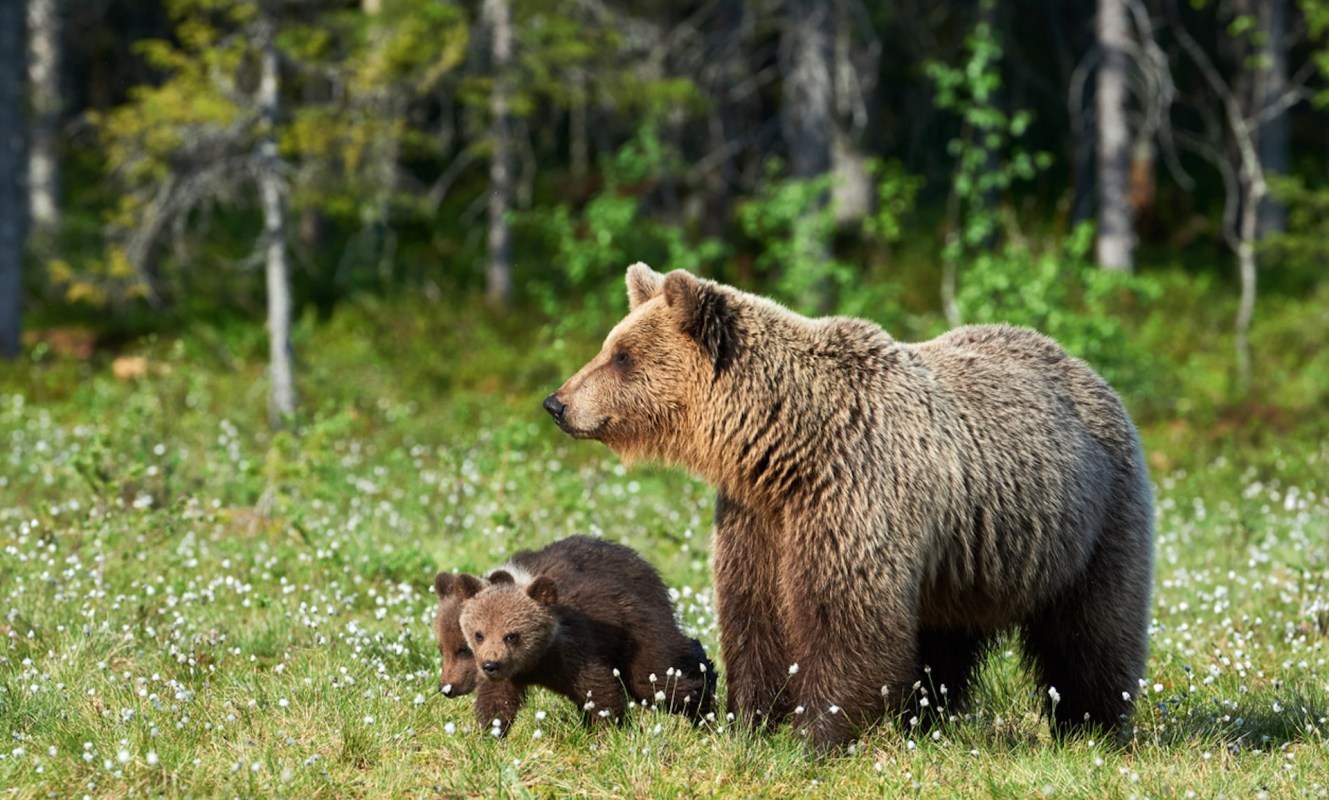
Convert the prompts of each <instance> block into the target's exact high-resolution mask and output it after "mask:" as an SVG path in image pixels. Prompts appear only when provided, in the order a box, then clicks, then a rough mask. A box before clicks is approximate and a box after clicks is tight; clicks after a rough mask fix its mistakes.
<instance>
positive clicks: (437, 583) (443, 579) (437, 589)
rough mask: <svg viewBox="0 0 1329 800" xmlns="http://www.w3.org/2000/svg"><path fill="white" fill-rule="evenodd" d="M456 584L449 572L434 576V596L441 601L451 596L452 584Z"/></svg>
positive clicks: (453, 576) (454, 577)
mask: <svg viewBox="0 0 1329 800" xmlns="http://www.w3.org/2000/svg"><path fill="white" fill-rule="evenodd" d="M455 582H456V576H455V575H453V574H452V573H451V572H440V573H438V574H437V575H435V576H434V594H436V595H438V599H439V600H442V599H443V598H445V597H447V596H448V595H450V594H452V584H454V583H455Z"/></svg>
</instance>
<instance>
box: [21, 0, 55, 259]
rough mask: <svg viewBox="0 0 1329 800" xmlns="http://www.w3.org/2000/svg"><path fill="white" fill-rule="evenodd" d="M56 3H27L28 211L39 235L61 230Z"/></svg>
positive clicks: (42, 0) (48, 0) (43, 0)
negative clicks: (30, 121) (30, 124)
mask: <svg viewBox="0 0 1329 800" xmlns="http://www.w3.org/2000/svg"><path fill="white" fill-rule="evenodd" d="M56 6H57V3H56V0H28V82H29V93H28V98H29V103H30V104H31V105H30V108H31V114H32V139H31V150H30V151H29V156H28V209H29V213H30V214H31V219H32V225H33V229H34V232H36V233H38V234H42V235H44V236H50V235H52V234H53V233H54V232H55V230H56V229H57V228H58V227H59V225H60V162H59V144H60V135H59V131H60V13H59V9H58V8H57V7H56Z"/></svg>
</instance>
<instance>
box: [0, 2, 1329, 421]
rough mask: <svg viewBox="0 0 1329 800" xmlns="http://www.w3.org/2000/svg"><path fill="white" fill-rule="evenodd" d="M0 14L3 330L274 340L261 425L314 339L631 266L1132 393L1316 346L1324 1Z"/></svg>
mask: <svg viewBox="0 0 1329 800" xmlns="http://www.w3.org/2000/svg"><path fill="white" fill-rule="evenodd" d="M4 5H5V8H4V11H3V12H0V13H3V14H5V15H7V16H8V17H14V20H13V21H11V20H9V19H3V20H0V36H3V37H6V38H5V40H4V41H3V42H0V51H2V52H3V53H4V58H5V59H8V63H7V64H6V66H7V67H9V68H8V69H5V70H0V179H3V186H2V187H0V281H4V280H9V281H11V282H12V281H17V280H18V272H17V268H18V263H19V262H18V260H17V256H15V255H14V253H15V252H17V251H16V250H15V249H14V248H15V247H17V246H18V245H17V244H16V243H18V242H20V241H21V240H26V244H27V257H26V261H25V262H24V263H25V268H24V270H23V274H22V290H21V291H19V290H18V289H16V288H13V287H14V286H17V284H15V283H10V284H0V334H5V333H6V332H9V331H11V330H12V331H16V330H17V328H16V327H15V326H16V325H17V319H18V316H17V315H18V307H19V301H20V299H21V301H22V305H23V308H24V310H25V325H26V327H27V328H28V329H29V336H28V341H29V344H30V345H32V344H33V343H34V342H40V341H42V340H43V336H45V334H44V333H43V332H44V331H49V330H51V329H55V328H59V327H61V326H68V325H73V324H76V325H81V326H85V327H88V328H91V329H92V330H93V331H94V335H95V336H96V337H98V338H99V340H101V341H126V340H133V339H134V338H135V337H139V336H142V335H145V334H152V333H155V332H163V331H170V330H179V329H183V328H188V327H191V326H197V325H200V324H222V323H221V321H226V324H230V322H236V321H239V322H245V321H251V322H252V323H254V324H258V323H260V322H263V323H266V325H267V332H268V340H269V346H268V348H267V352H268V358H269V359H270V362H271V372H270V388H271V392H270V410H271V415H272V419H273V420H274V422H275V421H280V420H282V419H283V418H286V417H288V416H289V415H290V414H292V413H293V412H294V410H295V408H296V392H295V383H296V378H297V377H298V375H297V374H296V373H297V372H298V369H297V368H296V367H295V364H298V363H299V359H298V358H297V357H298V355H299V354H298V353H293V351H292V347H291V346H290V341H291V329H292V326H295V327H297V328H298V327H299V326H300V325H301V324H302V320H305V321H307V323H305V324H308V325H312V326H315V327H316V326H317V325H318V324H319V321H320V320H326V319H327V318H328V317H329V316H330V315H333V314H335V313H337V311H338V309H340V308H342V307H344V306H346V305H347V304H348V303H355V302H357V301H358V300H359V299H361V298H376V299H381V300H382V301H384V302H389V303H394V304H398V305H399V306H400V307H401V308H403V309H406V308H408V307H414V306H412V304H418V303H425V304H429V305H430V307H431V308H432V309H433V311H431V312H430V313H433V314H437V315H440V316H443V317H445V318H446V317H447V316H448V315H450V314H454V313H456V311H457V309H463V308H465V307H467V305H468V304H471V303H472V301H478V300H481V299H484V300H486V301H487V302H486V303H485V305H486V307H487V308H488V309H489V313H490V314H491V315H493V319H495V320H499V319H501V318H502V317H503V316H504V315H505V314H506V315H508V317H507V319H508V321H507V322H501V323H496V324H501V325H512V324H513V322H512V320H513V319H514V317H515V319H517V320H518V321H519V323H520V325H522V326H526V327H530V328H532V329H536V328H538V329H540V330H545V331H549V332H552V333H551V335H562V334H564V333H570V332H574V331H583V332H587V331H589V332H592V333H598V332H600V331H601V330H602V326H603V324H604V322H606V321H607V320H609V319H611V318H612V317H613V315H614V314H616V313H618V312H619V311H620V310H621V304H622V301H621V297H620V296H619V295H621V291H620V290H619V288H618V287H617V285H616V284H617V281H618V280H620V278H621V274H622V270H623V268H624V267H625V266H626V265H627V264H628V263H631V262H632V261H636V260H639V259H640V260H645V261H647V262H649V263H652V264H653V265H655V266H657V267H658V268H663V269H667V268H674V267H684V268H688V269H692V270H696V271H699V272H701V273H703V274H706V275H708V276H711V277H715V278H718V279H721V280H725V281H729V282H732V283H736V284H739V285H742V286H744V287H747V288H750V289H753V290H755V291H760V292H767V293H771V294H774V295H775V296H777V297H779V298H780V299H781V300H783V301H784V302H787V303H789V304H791V305H793V306H795V307H798V308H800V309H801V310H804V311H808V312H812V313H821V312H830V311H842V312H848V313H855V314H860V315H864V316H869V317H871V318H873V319H875V320H877V321H879V322H881V323H883V324H885V325H887V326H888V327H889V328H890V329H891V330H892V331H894V332H896V333H897V334H898V335H900V336H902V337H906V338H908V337H919V336H926V335H930V334H932V333H935V332H937V331H938V330H940V329H942V328H943V327H944V326H945V325H947V324H957V323H960V322H974V321H994V320H1009V321H1013V322H1017V323H1021V324H1031V325H1036V326H1038V327H1041V328H1043V329H1044V330H1046V331H1047V332H1049V333H1051V334H1052V335H1054V336H1058V337H1059V338H1061V339H1063V340H1064V341H1066V343H1067V344H1068V346H1070V347H1071V348H1072V349H1073V350H1074V351H1076V352H1077V353H1080V354H1082V355H1085V356H1086V357H1088V358H1090V359H1091V360H1093V361H1094V363H1095V364H1096V365H1098V366H1100V368H1102V369H1104V371H1105V372H1108V373H1115V374H1117V376H1118V378H1119V379H1120V380H1123V381H1127V382H1128V383H1129V381H1131V380H1139V381H1141V382H1142V383H1140V384H1139V385H1140V386H1141V387H1143V386H1144V385H1145V383H1144V382H1146V381H1147V383H1148V393H1147V396H1149V397H1153V398H1155V400H1154V401H1146V402H1157V403H1160V404H1161V403H1166V402H1167V401H1166V399H1165V398H1166V397H1167V393H1168V392H1170V391H1172V388H1164V387H1169V386H1170V384H1169V382H1168V381H1169V378H1168V377H1167V376H1165V375H1164V374H1163V373H1165V372H1167V371H1166V370H1162V371H1159V370H1155V371H1154V372H1153V373H1152V377H1149V378H1147V379H1146V378H1145V377H1142V373H1141V370H1145V368H1146V367H1147V365H1148V364H1150V363H1151V359H1155V358H1158V357H1161V356H1162V355H1164V354H1165V353H1169V352H1170V353H1171V354H1172V355H1173V356H1180V355H1183V354H1187V353H1193V352H1194V348H1201V347H1203V348H1205V349H1206V351H1207V352H1217V351H1218V350H1220V349H1221V350H1223V351H1224V353H1225V355H1224V356H1223V359H1222V360H1221V361H1220V360H1218V359H1213V360H1210V361H1206V362H1204V363H1205V364H1206V367H1205V369H1206V370H1207V372H1206V376H1205V377H1203V378H1200V377H1195V378H1194V379H1195V380H1196V381H1198V382H1199V383H1198V384H1197V385H1200V386H1201V389H1197V390H1196V391H1203V392H1204V393H1206V394H1207V395H1208V396H1211V397H1213V398H1219V399H1218V400H1217V401H1216V402H1220V403H1226V404H1228V405H1230V406H1231V407H1234V408H1236V407H1243V406H1242V404H1248V403H1249V395H1248V392H1247V388H1246V387H1249V386H1251V385H1252V383H1253V382H1254V383H1258V382H1259V381H1260V380H1261V370H1264V372H1265V374H1266V375H1267V374H1269V373H1270V372H1272V371H1276V370H1281V369H1285V368H1286V364H1288V363H1291V364H1295V365H1297V368H1305V367H1306V366H1307V359H1310V361H1312V362H1314V364H1319V361H1315V359H1316V358H1318V357H1317V356H1313V355H1306V356H1304V357H1303V356H1297V359H1299V360H1293V361H1283V360H1279V359H1276V358H1275V359H1266V360H1264V361H1262V360H1261V354H1260V353H1259V352H1258V345H1257V352H1255V353H1252V344H1251V343H1250V342H1251V336H1252V333H1251V331H1252V329H1253V327H1258V320H1259V319H1260V313H1259V309H1260V308H1261V307H1262V303H1264V302H1266V301H1265V300H1264V299H1263V296H1268V297H1269V298H1271V299H1270V300H1268V301H1267V302H1269V303H1272V304H1274V305H1276V306H1278V307H1279V308H1283V309H1284V312H1286V313H1287V314H1290V316H1286V317H1285V318H1286V319H1289V320H1292V319H1295V320H1300V321H1301V322H1299V323H1297V324H1301V325H1303V329H1302V330H1303V334H1302V336H1303V338H1308V339H1316V338H1317V337H1318V338H1322V337H1323V336H1324V334H1325V333H1326V330H1325V328H1326V326H1325V323H1324V319H1323V316H1317V315H1316V312H1315V311H1314V310H1312V308H1311V305H1312V304H1314V303H1316V302H1322V301H1323V300H1324V299H1325V298H1326V286H1329V283H1327V282H1326V281H1325V279H1324V270H1323V266H1322V265H1323V260H1324V246H1323V241H1324V237H1323V236H1322V235H1321V234H1322V233H1323V230H1324V224H1325V223H1324V215H1323V213H1321V212H1322V211H1323V209H1324V208H1325V207H1326V205H1327V204H1329V201H1326V200H1325V199H1324V194H1325V191H1324V190H1323V188H1321V187H1323V186H1324V176H1325V174H1326V166H1327V162H1329V148H1326V140H1325V138H1324V135H1323V131H1324V130H1325V129H1326V126H1325V124H1324V123H1325V122H1326V121H1327V120H1326V117H1325V113H1324V111H1323V108H1322V105H1323V104H1322V102H1321V100H1322V99H1323V97H1324V89H1325V79H1326V69H1329V66H1327V65H1329V45H1327V44H1326V31H1327V29H1329V10H1327V9H1329V7H1327V6H1326V4H1325V3H1324V2H1323V0H1205V1H1204V2H1200V1H1198V0H1197V1H1195V2H1191V1H1190V0H1185V1H1183V0H1067V2H1060V3H1047V2H1041V0H953V1H946V2H919V0H878V1H874V0H824V1H815V0H692V1H690V2H661V1H660V0H469V1H468V2H446V1H445V0H141V1H140V2H132V3H131V2H124V0H24V2H20V3H8V4H4ZM20 37H23V38H20ZM25 78H26V80H25ZM1317 97H1318V98H1320V100H1317ZM16 192H24V193H26V202H25V201H24V197H23V195H21V194H15V193H16ZM16 197H17V198H18V200H17V201H16V200H15V199H14V198H16ZM15 202H17V203H18V205H15ZM29 219H30V220H31V226H30V228H31V233H30V234H28V233H27V231H28V228H29V226H28V224H27V220H29ZM1083 225H1087V226H1088V227H1083ZM1100 268H1101V269H1100ZM1100 273H1113V274H1112V275H1103V274H1100ZM6 286H9V287H10V288H5V287H6ZM1257 286H1259V287H1261V293H1260V294H1259V295H1257V292H1256V287H1257ZM20 295H21V297H20ZM1297 301H1302V302H1304V303H1305V305H1296V303H1297ZM1287 303H1291V304H1292V306H1290V307H1291V308H1293V311H1291V312H1288V311H1287V308H1288V307H1289V306H1286V305H1285V304H1287ZM513 312H519V313H517V314H516V315H513ZM1218 315H1222V320H1221V327H1222V328H1223V329H1224V331H1223V332H1221V333H1215V332H1214V331H1215V330H1216V328H1215V325H1216V324H1218V323H1217V322H1216V320H1218V319H1219V316H1218ZM1186 319H1190V321H1191V322H1192V323H1193V325H1194V327H1193V328H1185V329H1178V328H1175V327H1174V328H1168V327H1167V326H1168V324H1169V323H1170V324H1171V325H1173V326H1176V325H1179V324H1181V323H1180V322H1179V320H1186ZM527 323H534V324H531V325H527ZM1287 324H1292V323H1290V322H1289V323H1287ZM1178 330H1184V333H1178ZM1169 331H1171V332H1172V333H1174V334H1175V335H1176V336H1177V337H1178V338H1180V339H1185V340H1186V341H1185V342H1184V343H1181V344H1174V343H1170V342H1169V340H1167V339H1166V338H1165V335H1166V333H1167V332H1169ZM1284 335H1285V336H1286V335H1290V334H1286V332H1285V334H1284ZM16 336H17V334H16V333H8V338H6V336H3V335H0V347H4V346H6V345H5V343H6V342H15V343H14V344H9V345H8V348H9V349H8V350H6V352H7V353H10V354H14V353H17V352H18V346H17V344H16V341H17V339H16ZM1151 336H1154V337H1159V338H1155V339H1151V338H1149V337H1151ZM296 338H297V339H299V336H297V337H296ZM316 340H317V336H314V337H313V341H311V342H310V345H309V346H313V347H317V343H316ZM1271 346H1272V345H1271ZM1188 348H1190V349H1188ZM1298 352H1299V351H1298ZM1228 354H1231V355H1228ZM440 357H443V356H440ZM1320 366H1324V365H1320ZM1315 368H1319V367H1315ZM1132 372H1135V373H1137V375H1136V378H1131V377H1130V375H1129V374H1128V373H1132ZM1173 372H1174V373H1175V372H1177V371H1176V370H1173ZM1172 378H1176V376H1175V375H1173V376H1172ZM1187 380H1190V378H1187ZM1173 388H1175V387H1173ZM1141 391H1142V392H1144V391H1145V390H1144V389H1143V388H1142V389H1141Z"/></svg>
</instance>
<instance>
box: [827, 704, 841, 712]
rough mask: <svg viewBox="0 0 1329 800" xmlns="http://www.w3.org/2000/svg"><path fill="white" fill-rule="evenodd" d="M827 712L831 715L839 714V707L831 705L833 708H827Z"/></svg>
mask: <svg viewBox="0 0 1329 800" xmlns="http://www.w3.org/2000/svg"><path fill="white" fill-rule="evenodd" d="M827 711H830V712H831V713H832V714H839V713H840V707H839V706H836V705H833V706H831V707H830V708H828V709H827Z"/></svg>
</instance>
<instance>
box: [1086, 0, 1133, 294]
mask: <svg viewBox="0 0 1329 800" xmlns="http://www.w3.org/2000/svg"><path fill="white" fill-rule="evenodd" d="M1129 30H1130V29H1129V23H1128V19H1127V0H1098V13H1097V15H1096V16H1095V18H1094V31H1095V35H1096V37H1097V39H1098V48H1099V50H1100V52H1101V58H1100V60H1099V64H1098V80H1097V94H1096V105H1097V111H1098V113H1097V115H1096V120H1097V128H1098V140H1097V154H1098V242H1097V253H1098V263H1099V266H1101V267H1103V268H1104V269H1113V270H1130V269H1131V268H1132V264H1133V256H1132V251H1133V250H1134V248H1135V231H1134V225H1133V221H1132V219H1131V212H1130V168H1131V138H1130V130H1129V125H1128V124H1127V122H1128V119H1127V111H1126V100H1127V81H1128V69H1129V67H1130V55H1129V50H1130V35H1129Z"/></svg>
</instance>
